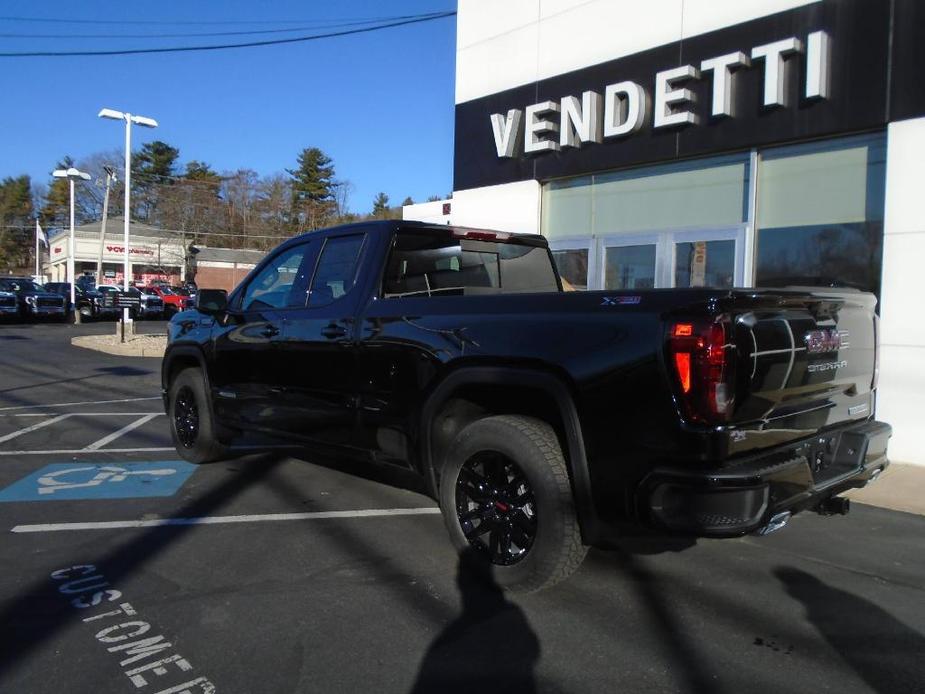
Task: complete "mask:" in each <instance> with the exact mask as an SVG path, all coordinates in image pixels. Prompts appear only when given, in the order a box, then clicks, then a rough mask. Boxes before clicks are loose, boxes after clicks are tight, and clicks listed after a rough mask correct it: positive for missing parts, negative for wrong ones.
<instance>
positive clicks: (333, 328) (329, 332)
mask: <svg viewBox="0 0 925 694" xmlns="http://www.w3.org/2000/svg"><path fill="white" fill-rule="evenodd" d="M321 334H322V335H324V336H325V337H326V338H328V339H330V340H333V339H334V338H336V337H343V336H344V335H346V334H347V328H345V327H343V326H342V325H337V324H336V323H331V324H330V325H327V326H325V327H323V328H322V329H321Z"/></svg>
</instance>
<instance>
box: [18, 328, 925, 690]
mask: <svg viewBox="0 0 925 694" xmlns="http://www.w3.org/2000/svg"><path fill="white" fill-rule="evenodd" d="M113 329H114V328H113V326H112V324H110V323H105V324H90V325H84V326H80V327H73V326H68V325H44V324H39V325H5V326H0V533H2V537H3V539H2V542H0V561H2V565H3V566H4V567H5V571H3V572H2V575H0V625H2V632H0V633H2V639H3V644H2V649H0V691H4V692H45V691H49V692H50V691H57V692H114V693H120V692H136V691H143V692H161V693H163V694H168V693H169V694H180V692H209V691H220V692H221V691H224V692H248V693H249V692H254V693H262V692H296V691H298V692H303V691H304V692H363V691H376V692H448V691H467V692H473V691H476V690H477V689H476V688H478V691H485V690H486V689H487V690H491V691H508V692H523V691H526V692H529V691H542V692H605V691H606V692H637V691H655V692H663V691H664V692H691V691H715V692H742V691H752V692H772V691H773V692H814V693H818V692H827V691H831V692H869V691H876V692H901V691H907V692H913V691H925V657H923V654H925V599H923V598H925V518H923V517H920V516H916V515H911V514H904V513H899V512H893V511H887V510H883V509H879V508H874V507H869V506H861V505H857V504H856V505H855V508H854V510H853V511H852V513H851V514H850V515H849V516H847V517H845V518H823V517H819V516H815V515H813V516H799V517H797V518H795V519H794V520H793V522H792V523H791V524H790V526H788V527H787V528H786V529H785V530H783V531H782V532H779V533H776V534H774V535H771V536H768V537H764V538H759V537H746V538H742V539H737V540H720V541H704V540H700V541H697V542H691V541H686V540H677V541H672V542H664V541H662V542H655V541H653V540H651V539H646V538H628V539H627V541H626V542H625V543H623V544H622V545H621V546H620V547H619V548H615V549H613V550H609V551H601V550H594V551H592V552H591V553H590V554H589V555H588V558H587V560H586V561H585V563H584V564H583V566H582V568H581V569H580V570H579V571H578V573H577V574H576V575H575V576H573V577H572V578H571V579H570V580H569V581H567V582H565V583H563V584H560V585H558V586H556V587H554V588H552V589H550V590H548V591H546V592H543V593H539V594H533V595H526V596H523V595H503V594H501V593H500V592H498V591H496V590H493V589H492V588H491V586H490V585H486V584H485V583H484V582H483V581H481V580H479V578H478V576H476V575H474V574H477V573H478V572H477V571H476V570H474V569H473V568H472V567H471V565H470V563H469V562H468V561H467V560H466V559H465V558H463V559H460V558H459V557H457V556H456V554H455V553H454V552H453V551H452V549H451V546H450V544H449V542H448V540H447V538H446V535H445V531H444V529H443V525H442V520H441V517H440V516H439V515H438V514H437V512H436V509H435V505H434V503H433V502H432V501H431V500H430V499H429V498H427V497H426V496H423V495H422V494H420V493H419V492H418V491H417V490H416V486H415V484H414V480H412V479H409V478H407V477H406V476H405V475H403V474H401V473H398V472H395V473H393V472H389V471H364V470H357V469H356V468H355V466H350V465H347V464H345V463H342V462H339V461H319V460H313V459H310V458H309V456H307V455H305V454H303V453H302V452H300V451H298V450H295V449H291V448H288V447H283V446H272V445H267V444H269V442H264V441H243V442H241V443H240V446H239V448H238V450H237V457H235V458H233V459H231V460H228V461H224V462H220V463H216V464H212V465H207V466H201V467H198V468H197V467H194V466H189V465H186V464H185V463H182V462H181V461H180V460H179V459H178V457H177V456H176V454H175V453H174V452H173V451H172V448H171V447H170V439H169V435H168V432H167V424H166V420H165V417H164V415H163V411H162V406H161V402H160V399H159V387H160V385H159V373H158V369H159V360H157V359H139V358H135V359H129V358H121V357H114V356H109V355H105V354H101V353H96V352H90V351H86V350H81V349H79V348H75V347H72V346H70V344H69V338H70V337H71V336H73V335H74V334H77V333H78V332H80V333H87V332H108V331H110V330H113ZM141 329H142V330H143V331H157V330H163V324H157V323H150V324H142V325H141ZM351 473H361V474H359V475H357V474H351Z"/></svg>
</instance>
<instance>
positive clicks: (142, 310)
mask: <svg viewBox="0 0 925 694" xmlns="http://www.w3.org/2000/svg"><path fill="white" fill-rule="evenodd" d="M97 291H99V292H100V293H102V294H103V295H104V296H105V295H106V294H118V293H120V292H122V291H123V289H122V287H116V286H114V285H111V284H101V285H98V286H97ZM128 292H129V294H132V295H134V296H138V297H140V302H139V308H137V309H135V308H132V309H130V310H129V316H130V317H131V318H132V320H139V319H143V318H161V317H162V316H163V315H164V302H163V300H162V299H161V298H160V297H159V296H158V295H157V294H152V293H150V292H149V291H147V290H142V289H139V288H138V287H129V288H128ZM110 302H111V299H110V300H109V301H107V302H106V303H107V304H109V303H110Z"/></svg>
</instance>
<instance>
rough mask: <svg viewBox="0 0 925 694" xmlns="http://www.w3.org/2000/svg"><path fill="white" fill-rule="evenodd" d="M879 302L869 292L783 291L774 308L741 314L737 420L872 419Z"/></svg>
mask: <svg viewBox="0 0 925 694" xmlns="http://www.w3.org/2000/svg"><path fill="white" fill-rule="evenodd" d="M765 298H769V297H765ZM875 303H876V299H875V298H874V297H873V296H872V295H870V294H863V293H860V292H850V291H847V292H845V291H838V292H824V291H818V290H817V291H813V293H812V294H811V295H810V294H807V295H804V296H802V297H801V296H799V295H798V294H797V295H787V294H783V295H781V296H780V297H779V299H778V301H777V304H778V305H777V306H776V307H774V308H757V309H754V310H750V311H746V312H743V313H741V314H738V315H736V316H735V341H736V345H737V347H738V351H739V354H740V355H741V358H740V366H741V367H742V369H743V371H744V374H742V376H741V377H740V379H741V380H740V381H739V383H740V387H742V385H741V384H743V383H744V387H743V390H742V391H741V395H740V396H739V402H738V406H737V407H736V410H735V416H734V421H736V422H743V423H744V422H748V421H754V420H763V421H766V422H772V421H777V422H778V426H785V425H786V423H787V421H788V420H789V421H790V423H791V424H793V425H797V426H796V428H798V429H805V428H807V427H809V428H813V427H816V428H818V427H821V426H824V425H831V424H836V423H838V422H842V421H847V420H853V419H865V418H867V417H869V416H870V415H871V411H872V408H873V403H872V402H871V391H872V387H873V385H874V377H875V370H876V361H877V347H876V344H877V335H876V330H877V328H876V321H877V318H876V315H875V313H874V306H875ZM813 412H817V414H816V415H812V416H807V415H809V413H813ZM775 428H777V427H775Z"/></svg>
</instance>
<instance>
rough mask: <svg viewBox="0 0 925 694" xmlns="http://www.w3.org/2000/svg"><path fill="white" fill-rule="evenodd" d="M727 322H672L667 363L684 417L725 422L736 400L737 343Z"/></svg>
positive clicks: (717, 422)
mask: <svg viewBox="0 0 925 694" xmlns="http://www.w3.org/2000/svg"><path fill="white" fill-rule="evenodd" d="M730 333H731V330H730V326H729V324H728V323H727V322H725V321H722V320H718V321H715V322H712V323H708V322H689V323H688V322H684V323H673V324H671V326H670V329H669V333H668V344H667V352H668V363H669V365H670V371H671V375H672V377H673V378H674V379H675V389H676V392H677V395H678V402H679V403H680V405H681V409H682V412H683V414H684V417H685V419H688V420H690V421H693V422H699V423H702V424H722V423H723V422H725V421H727V420H728V418H729V415H731V414H732V409H733V405H734V404H735V345H734V344H732V343H731V340H730V337H731V335H730Z"/></svg>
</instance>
